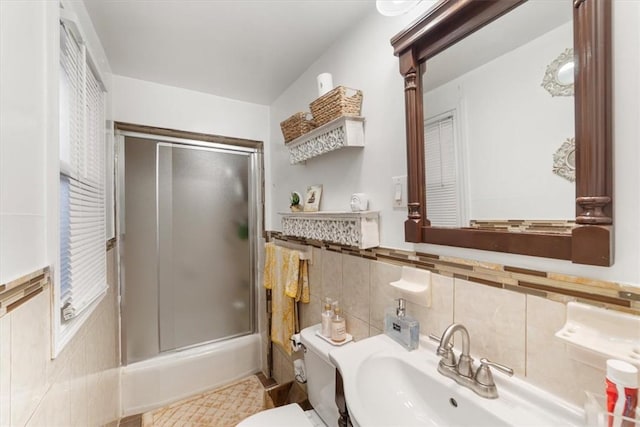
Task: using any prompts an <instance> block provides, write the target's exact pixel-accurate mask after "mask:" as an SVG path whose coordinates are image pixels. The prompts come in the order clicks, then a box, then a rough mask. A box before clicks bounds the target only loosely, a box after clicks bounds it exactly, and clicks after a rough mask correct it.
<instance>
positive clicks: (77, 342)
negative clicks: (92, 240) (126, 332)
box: [0, 250, 120, 426]
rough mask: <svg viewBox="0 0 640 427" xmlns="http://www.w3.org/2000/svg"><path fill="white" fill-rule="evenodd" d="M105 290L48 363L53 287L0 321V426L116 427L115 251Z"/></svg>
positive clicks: (110, 257) (110, 256) (111, 254)
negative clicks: (90, 312)
mask: <svg viewBox="0 0 640 427" xmlns="http://www.w3.org/2000/svg"><path fill="white" fill-rule="evenodd" d="M107 272H108V273H107V274H108V276H107V281H108V283H109V290H108V292H107V295H106V296H105V297H104V298H103V299H102V301H101V302H100V304H99V305H98V307H97V308H96V309H95V311H94V312H93V313H92V315H91V317H90V318H89V319H88V320H87V321H86V322H85V324H84V325H83V326H82V328H81V329H80V330H79V331H78V332H77V334H76V335H75V336H74V338H73V339H72V340H71V341H70V342H69V343H68V344H67V346H66V347H65V348H64V350H63V351H62V352H61V354H60V355H58V357H57V358H56V359H55V360H51V323H50V322H51V320H50V319H51V286H50V285H48V284H47V285H45V286H44V288H42V291H41V292H39V293H38V294H36V295H35V296H33V297H32V298H31V299H29V300H28V301H26V302H24V303H23V304H21V305H20V306H18V307H16V308H15V309H13V310H10V311H9V312H8V313H7V314H6V315H4V316H2V317H0V372H1V375H0V425H2V426H5V425H7V426H8V425H11V426H99V425H104V424H109V423H112V424H113V425H115V422H116V421H117V419H118V417H119V415H120V397H119V396H120V382H119V381H120V379H119V372H118V366H119V339H118V311H117V307H118V306H117V296H116V293H117V292H116V289H115V285H114V284H115V283H116V281H115V251H114V250H110V251H108V252H107Z"/></svg>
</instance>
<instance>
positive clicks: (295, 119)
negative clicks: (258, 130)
mask: <svg viewBox="0 0 640 427" xmlns="http://www.w3.org/2000/svg"><path fill="white" fill-rule="evenodd" d="M308 114H309V113H295V114H294V115H293V116H291V117H289V118H288V119H287V120H285V121H283V122H281V123H280V129H282V135H283V136H284V143H285V144H287V143H289V142H291V141H293V140H294V139H296V138H298V137H300V136H302V135H304V134H305V133H309V132H310V131H311V130H313V129H314V128H316V127H317V125H316V124H315V123H314V122H313V120H309V119H307V116H308Z"/></svg>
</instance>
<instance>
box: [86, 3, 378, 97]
mask: <svg viewBox="0 0 640 427" xmlns="http://www.w3.org/2000/svg"><path fill="white" fill-rule="evenodd" d="M84 3H85V5H86V7H87V10H88V11H89V15H90V16H91V20H92V21H93V25H94V27H95V29H96V31H97V33H98V36H99V38H100V41H101V42H102V45H103V47H104V49H105V51H106V54H107V57H108V58H109V64H110V66H111V69H112V71H113V73H114V74H118V75H122V76H127V77H133V78H137V79H141V80H148V81H152V82H156V83H161V84H166V85H170V86H177V87H182V88H186V89H192V90H197V91H201V92H207V93H211V94H214V95H219V96H223V97H228V98H233V99H238V100H242V101H247V102H252V103H256V104H264V105H269V104H271V103H272V102H273V101H274V100H275V99H276V98H277V96H278V95H280V94H281V93H282V92H283V91H284V90H285V89H286V88H287V87H288V86H289V85H290V84H291V83H293V81H295V79H296V78H297V77H298V76H300V75H301V74H302V73H303V72H304V71H305V70H306V69H307V68H308V67H309V66H310V65H311V64H312V63H313V62H314V61H315V60H316V58H317V57H318V56H320V55H321V54H322V53H323V52H324V51H325V50H326V49H327V48H328V47H329V46H331V45H332V44H333V43H335V42H336V41H337V40H338V39H339V38H340V36H341V35H342V34H343V33H344V32H345V31H348V29H349V28H350V27H352V26H353V25H355V24H356V23H357V22H358V21H360V20H361V19H362V18H363V17H365V16H366V15H368V14H370V13H375V2H374V1H373V0H84Z"/></svg>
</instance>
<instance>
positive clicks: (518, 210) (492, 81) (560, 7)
mask: <svg viewBox="0 0 640 427" xmlns="http://www.w3.org/2000/svg"><path fill="white" fill-rule="evenodd" d="M572 25H573V24H572V4H571V1H569V0H556V1H552V2H549V1H530V2H527V3H525V4H523V5H522V6H519V7H518V8H516V9H514V10H513V11H511V12H509V13H507V14H505V15H504V16H502V17H500V18H499V19H497V20H496V21H494V22H492V23H491V24H489V25H487V26H485V27H483V28H482V29H480V30H479V31H477V32H476V33H474V34H472V35H470V36H469V37H467V38H465V39H464V40H462V41H460V42H458V43H456V44H455V45H453V46H452V47H450V48H448V49H446V50H445V51H443V52H442V53H440V54H438V55H436V56H435V57H433V58H431V59H429V60H428V61H427V63H426V66H425V70H426V71H425V73H424V77H423V88H424V117H425V125H427V127H428V124H429V123H431V121H432V119H434V118H436V117H441V116H442V115H443V114H444V115H446V113H447V112H449V111H452V110H453V109H456V110H457V112H458V114H457V117H458V120H459V123H458V124H457V125H455V126H454V129H459V134H458V135H457V136H458V137H459V139H460V140H461V141H459V143H458V145H459V147H458V149H459V150H461V153H459V155H458V159H459V160H460V159H462V160H464V162H461V161H458V162H457V164H456V167H461V165H462V167H463V166H464V165H465V164H466V167H464V173H465V174H466V178H465V179H466V182H467V183H468V184H467V186H468V188H467V190H468V191H466V193H465V192H464V191H463V192H462V193H461V195H460V196H459V197H462V199H461V201H459V205H458V206H457V207H454V206H446V205H439V203H442V202H443V201H446V202H447V203H449V204H452V200H453V199H455V197H454V196H449V197H444V196H442V197H439V196H438V195H437V194H435V193H433V194H431V193H430V192H431V191H433V188H434V185H435V181H434V180H437V179H438V177H437V175H438V169H437V168H438V166H437V165H436V163H437V162H439V161H440V159H439V158H438V156H440V157H442V153H440V154H434V156H435V157H436V159H432V158H431V157H432V156H431V155H430V154H429V153H430V152H431V151H433V150H434V148H433V147H430V146H429V144H430V142H431V141H432V139H433V137H431V138H430V137H429V136H428V135H427V133H428V132H429V130H427V132H425V144H426V145H425V153H426V157H427V158H426V159H425V169H426V171H425V177H426V181H427V182H426V187H427V218H428V219H429V220H430V221H431V225H432V226H449V227H461V226H469V222H470V221H473V220H476V221H492V220H523V219H527V220H563V219H569V218H571V219H573V218H574V216H575V203H574V200H575V185H574V184H573V183H572V182H570V181H568V180H566V179H563V178H562V177H560V176H558V175H557V174H554V173H553V166H554V165H553V156H554V153H555V152H556V151H557V150H558V148H559V147H560V146H561V145H562V143H563V142H564V141H566V140H567V138H573V137H574V134H575V129H574V98H573V97H572V96H561V97H559V96H555V97H554V96H551V95H550V94H549V93H548V92H547V91H546V90H545V89H544V88H543V87H542V86H541V81H542V79H543V76H544V75H545V70H546V68H547V66H548V65H549V64H550V63H551V62H552V61H553V60H554V59H556V58H557V57H558V55H559V54H560V53H562V52H563V51H565V50H566V49H567V48H571V47H572V46H573V27H572ZM567 72H569V71H567ZM455 136H456V133H455V132H454V138H453V139H454V141H455V140H456V138H455ZM454 153H455V150H454ZM445 157H446V156H445ZM454 157H455V156H454ZM434 162H435V163H434ZM430 168H435V169H436V170H435V171H430V170H429V169H430ZM451 174H452V175H455V176H461V171H457V172H456V173H453V172H451ZM430 181H431V182H430ZM464 182H465V181H464V180H463V181H462V184H464ZM430 187H431V189H430ZM461 206H462V207H461ZM454 210H455V212H456V213H455V215H454V214H453V211H454ZM442 211H446V212H448V214H447V215H448V216H447V217H446V218H445V217H444V216H443V214H441V213H440V212H442ZM449 211H450V212H449ZM465 213H466V214H465ZM454 217H455V218H456V219H455V220H454ZM456 221H457V222H456Z"/></svg>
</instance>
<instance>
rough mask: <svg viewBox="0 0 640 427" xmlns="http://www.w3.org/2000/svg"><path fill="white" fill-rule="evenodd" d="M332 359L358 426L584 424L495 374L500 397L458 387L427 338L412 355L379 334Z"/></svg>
mask: <svg viewBox="0 0 640 427" xmlns="http://www.w3.org/2000/svg"><path fill="white" fill-rule="evenodd" d="M474 356H475V355H474ZM329 358H330V359H331V362H332V363H333V364H334V365H335V366H336V367H337V368H338V370H339V371H340V374H341V375H342V378H343V382H344V391H345V398H346V401H347V407H348V409H349V414H350V417H351V421H352V422H353V424H354V426H356V427H360V426H361V427H369V426H376V427H377V426H386V425H395V426H398V425H402V426H403V427H404V426H407V427H408V426H438V425H447V426H451V425H460V426H462V425H473V426H480V425H486V426H491V427H496V426H499V425H504V426H520V425H521V426H560V425H563V426H578V425H585V421H584V411H583V410H582V409H581V408H578V407H576V406H574V405H571V404H569V403H567V402H565V401H563V400H561V399H560V398H558V397H556V396H554V395H552V394H550V393H548V392H545V391H543V390H541V389H539V388H537V387H535V386H533V385H531V384H529V383H527V382H526V381H523V380H522V379H520V378H517V377H511V378H508V377H505V376H504V375H502V374H501V373H500V372H494V379H495V383H496V385H497V387H498V393H499V397H498V398H497V399H485V398H482V397H480V396H478V395H477V394H475V393H474V392H473V391H472V390H470V389H467V388H466V387H463V386H460V385H458V384H457V383H455V382H454V381H453V380H452V379H450V378H446V377H444V376H443V375H441V374H440V373H439V372H438V371H437V366H438V362H439V360H440V358H439V357H438V356H437V355H436V345H435V343H433V342H431V341H430V340H429V339H428V338H427V337H425V336H421V337H420V347H419V348H418V349H417V350H414V351H411V352H409V351H407V350H405V349H404V348H402V347H401V346H400V345H399V344H397V343H396V342H395V341H393V340H392V339H391V338H389V337H388V336H386V335H384V334H381V335H376V336H374V337H370V338H367V339H364V340H361V341H358V342H357V343H355V344H351V345H348V346H345V347H343V348H339V349H334V350H332V351H331V352H330V353H329ZM476 360H477V359H476ZM476 365H477V362H476Z"/></svg>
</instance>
